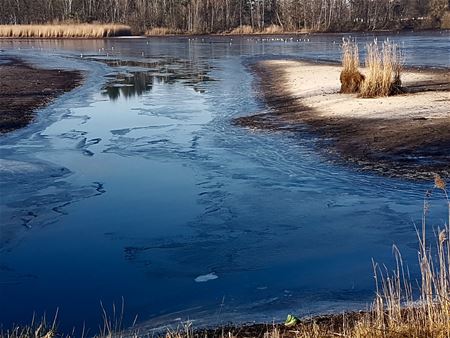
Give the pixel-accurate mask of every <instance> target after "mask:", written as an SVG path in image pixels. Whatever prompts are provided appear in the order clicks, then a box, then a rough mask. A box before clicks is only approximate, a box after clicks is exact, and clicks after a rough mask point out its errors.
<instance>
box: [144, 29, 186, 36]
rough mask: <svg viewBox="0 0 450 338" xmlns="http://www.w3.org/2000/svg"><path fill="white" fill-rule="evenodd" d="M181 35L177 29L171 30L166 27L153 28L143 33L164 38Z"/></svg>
mask: <svg viewBox="0 0 450 338" xmlns="http://www.w3.org/2000/svg"><path fill="white" fill-rule="evenodd" d="M176 34H183V32H182V31H181V30H179V29H171V28H167V27H153V28H150V29H148V30H147V31H145V35H147V36H164V35H176Z"/></svg>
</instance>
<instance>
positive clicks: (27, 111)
mask: <svg viewBox="0 0 450 338" xmlns="http://www.w3.org/2000/svg"><path fill="white" fill-rule="evenodd" d="M81 81H82V74H81V73H80V72H76V71H65V70H64V71H63V70H55V69H39V68H36V67H34V66H31V65H29V64H26V63H25V62H23V61H22V60H20V59H16V58H10V57H1V56H0V103H1V104H0V134H2V133H6V132H9V131H12V130H15V129H19V128H22V127H24V126H26V125H27V124H29V123H30V122H31V121H32V120H33V119H34V117H35V111H36V110H37V109H38V108H41V107H43V106H45V105H46V104H48V103H50V102H51V101H52V100H54V99H55V98H57V97H58V96H59V95H61V94H63V93H65V92H68V91H70V90H72V89H74V88H75V87H77V86H78V85H80V84H81Z"/></svg>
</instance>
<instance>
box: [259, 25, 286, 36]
mask: <svg viewBox="0 0 450 338" xmlns="http://www.w3.org/2000/svg"><path fill="white" fill-rule="evenodd" d="M283 33H284V30H283V27H281V26H279V25H270V26H268V27H266V28H264V31H263V34H283Z"/></svg>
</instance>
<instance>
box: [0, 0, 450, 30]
mask: <svg viewBox="0 0 450 338" xmlns="http://www.w3.org/2000/svg"><path fill="white" fill-rule="evenodd" d="M449 7H450V0H0V9H1V10H0V23H2V24H30V23H33V24H37V23H48V22H55V21H58V22H64V21H76V22H102V23H111V22H114V23H123V24H128V25H130V26H131V27H132V28H133V30H134V31H135V32H136V33H138V32H144V31H145V30H148V29H151V28H155V27H165V28H167V29H170V30H174V31H182V32H188V33H217V32H227V31H228V32H229V31H231V30H233V29H234V28H236V27H239V26H244V25H245V26H250V27H251V28H252V29H254V30H264V28H265V27H268V26H271V25H277V26H279V27H281V29H282V30H283V31H299V30H311V31H348V30H378V29H402V28H424V29H426V28H441V27H443V28H446V26H448V28H450V14H449V13H450V12H449Z"/></svg>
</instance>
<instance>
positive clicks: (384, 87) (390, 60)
mask: <svg viewBox="0 0 450 338" xmlns="http://www.w3.org/2000/svg"><path fill="white" fill-rule="evenodd" d="M401 70H402V58H401V54H400V52H399V51H398V48H397V45H396V44H395V43H392V42H389V41H386V42H384V43H383V44H382V47H381V49H380V48H379V47H378V44H377V42H376V41H375V42H374V43H371V44H369V45H367V56H366V76H365V79H364V81H363V83H362V86H361V90H360V96H361V97H378V96H388V95H393V94H398V93H401V92H403V90H402V88H401V84H402V83H401V80H400V73H401Z"/></svg>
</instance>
